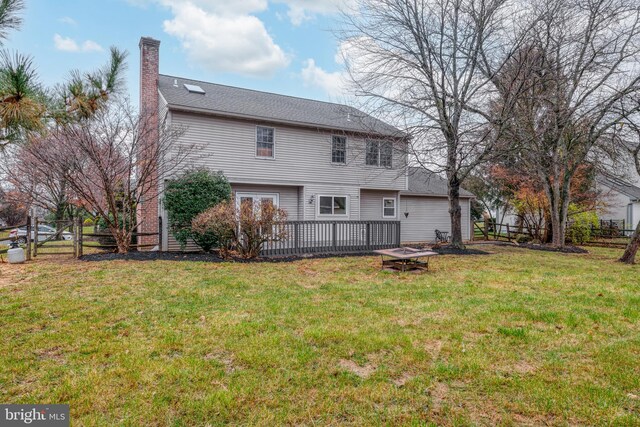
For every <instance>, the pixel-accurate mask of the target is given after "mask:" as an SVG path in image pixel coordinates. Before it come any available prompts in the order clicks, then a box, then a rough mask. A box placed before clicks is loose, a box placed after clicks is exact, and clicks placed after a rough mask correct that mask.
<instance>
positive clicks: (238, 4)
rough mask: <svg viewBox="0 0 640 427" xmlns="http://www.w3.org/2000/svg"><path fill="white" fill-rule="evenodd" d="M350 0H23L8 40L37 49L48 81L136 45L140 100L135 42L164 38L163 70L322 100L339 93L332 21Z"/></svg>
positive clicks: (133, 83)
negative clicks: (20, 22) (112, 49)
mask: <svg viewBox="0 0 640 427" xmlns="http://www.w3.org/2000/svg"><path fill="white" fill-rule="evenodd" d="M349 1H351V0H26V2H25V3H26V10H25V11H24V12H23V18H24V23H23V26H22V28H21V29H20V30H19V31H17V32H13V33H12V34H11V35H10V38H9V40H8V41H7V42H6V43H5V47H7V48H9V49H12V50H13V49H15V50H18V51H20V52H22V53H26V54H29V55H31V56H32V57H33V58H34V62H35V63H36V65H37V70H38V74H39V77H40V80H41V81H42V82H43V83H44V84H45V85H47V86H51V85H54V84H55V83H59V82H62V81H64V80H65V78H66V77H67V76H68V74H69V71H70V70H72V69H79V70H91V69H94V68H96V67H99V66H100V65H102V64H104V63H105V62H106V60H107V58H108V48H109V46H118V47H120V48H122V49H126V50H127V51H129V55H130V56H129V61H128V63H129V68H128V70H127V74H126V78H127V85H128V91H129V93H130V94H131V97H132V100H134V101H136V102H137V98H138V80H139V76H138V73H139V54H138V41H139V39H140V37H141V36H151V37H154V38H157V39H159V40H161V42H162V43H161V46H160V72H161V73H163V74H170V75H177V76H182V77H187V78H193V79H200V80H205V81H212V82H216V83H222V84H228V85H234V86H241V87H247V88H252V89H258V90H266V91H271V92H277V93H283V94H288V95H294V96H302V97H308V98H314V99H321V100H338V99H340V97H341V95H340V94H341V93H342V90H341V86H342V85H341V73H340V71H341V68H342V67H341V65H340V63H339V61H337V60H336V53H337V51H338V42H337V41H336V38H335V36H334V34H333V33H332V31H331V30H332V29H334V28H335V27H336V25H337V23H338V20H339V15H338V10H339V8H341V7H344V6H345V5H347V3H348V2H349Z"/></svg>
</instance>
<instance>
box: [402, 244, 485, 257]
mask: <svg viewBox="0 0 640 427" xmlns="http://www.w3.org/2000/svg"><path fill="white" fill-rule="evenodd" d="M410 246H411V247H412V248H417V249H425V250H429V251H433V252H435V253H437V254H438V255H491V252H486V251H482V250H480V249H470V248H469V247H466V248H465V249H458V248H454V247H452V246H449V245H442V246H433V245H410Z"/></svg>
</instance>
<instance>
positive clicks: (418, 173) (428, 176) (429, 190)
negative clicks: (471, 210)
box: [401, 166, 475, 198]
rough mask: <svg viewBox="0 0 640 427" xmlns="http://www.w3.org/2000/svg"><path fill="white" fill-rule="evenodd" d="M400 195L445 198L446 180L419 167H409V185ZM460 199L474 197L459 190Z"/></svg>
mask: <svg viewBox="0 0 640 427" xmlns="http://www.w3.org/2000/svg"><path fill="white" fill-rule="evenodd" d="M401 194H404V195H407V196H411V195H414V196H446V195H447V194H448V186H447V180H446V179H444V178H442V177H441V176H439V175H438V174H436V173H434V172H431V171H429V170H426V169H425V168H421V167H414V166H411V167H409V185H408V190H407V191H402V192H401ZM460 197H463V198H468V197H475V196H474V195H473V194H472V193H470V192H468V191H467V190H465V189H463V188H461V189H460Z"/></svg>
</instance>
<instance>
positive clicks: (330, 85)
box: [300, 59, 346, 99]
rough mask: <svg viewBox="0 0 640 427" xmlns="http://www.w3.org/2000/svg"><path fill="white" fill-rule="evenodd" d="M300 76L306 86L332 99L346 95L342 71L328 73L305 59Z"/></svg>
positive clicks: (311, 60)
mask: <svg viewBox="0 0 640 427" xmlns="http://www.w3.org/2000/svg"><path fill="white" fill-rule="evenodd" d="M300 75H301V77H302V81H303V82H304V84H305V85H306V86H313V87H318V88H320V89H322V90H324V91H325V92H326V93H327V94H328V95H329V96H330V97H332V98H334V99H335V98H341V97H343V96H345V94H346V76H345V72H344V71H334V72H328V71H325V70H323V69H322V68H321V67H319V66H317V65H316V62H315V61H314V60H313V59H307V60H306V61H305V65H304V68H303V69H302V72H301V73H300Z"/></svg>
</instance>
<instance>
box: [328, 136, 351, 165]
mask: <svg viewBox="0 0 640 427" xmlns="http://www.w3.org/2000/svg"><path fill="white" fill-rule="evenodd" d="M331 163H338V164H342V165H344V164H345V163H347V137H346V136H333V137H332V138H331Z"/></svg>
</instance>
